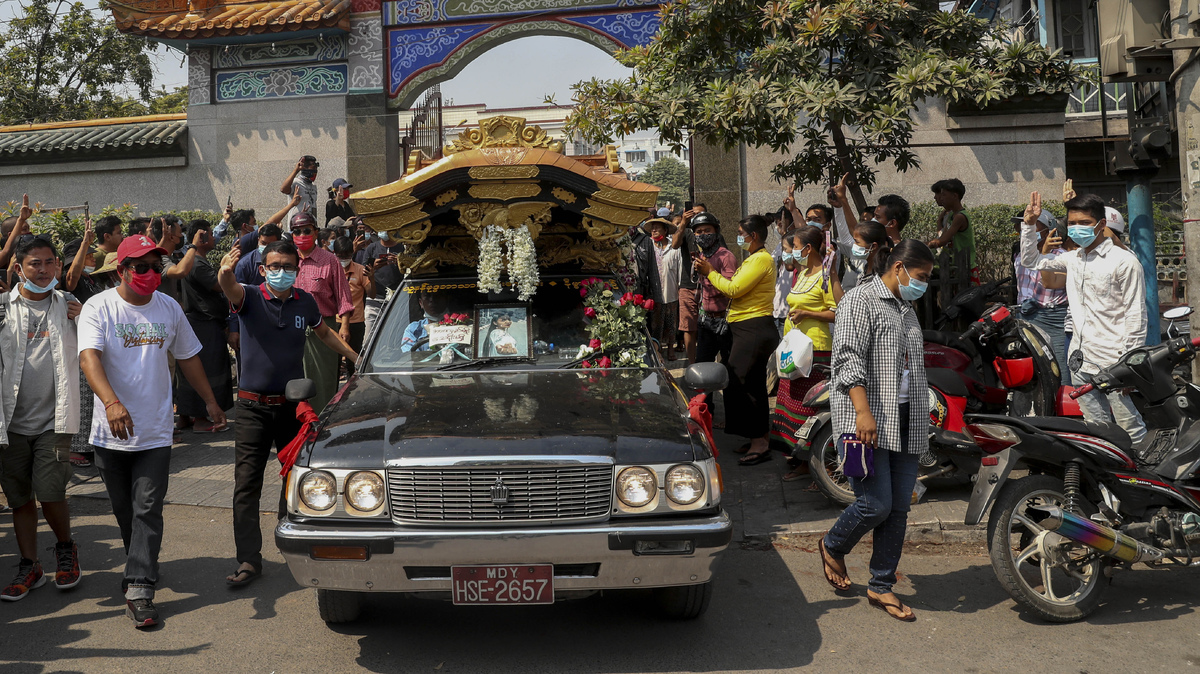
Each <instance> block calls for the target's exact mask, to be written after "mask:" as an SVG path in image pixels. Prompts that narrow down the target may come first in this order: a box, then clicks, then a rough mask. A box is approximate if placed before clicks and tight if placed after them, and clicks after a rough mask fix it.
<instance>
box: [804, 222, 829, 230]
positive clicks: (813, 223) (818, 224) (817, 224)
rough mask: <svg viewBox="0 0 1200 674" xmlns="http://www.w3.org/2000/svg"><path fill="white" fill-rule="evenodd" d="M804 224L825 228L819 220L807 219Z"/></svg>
mask: <svg viewBox="0 0 1200 674" xmlns="http://www.w3.org/2000/svg"><path fill="white" fill-rule="evenodd" d="M804 224H806V225H808V226H809V227H816V228H817V229H825V225H822V224H821V223H819V222H813V221H812V220H809V221H808V222H806V223H804Z"/></svg>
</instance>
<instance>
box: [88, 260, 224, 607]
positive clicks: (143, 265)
mask: <svg viewBox="0 0 1200 674" xmlns="http://www.w3.org/2000/svg"><path fill="white" fill-rule="evenodd" d="M165 254H166V251H165V250H163V249H162V248H159V247H158V246H157V245H155V244H154V243H153V242H152V241H150V239H148V238H146V237H144V236H132V237H129V238H127V239H125V240H124V241H123V242H121V246H120V248H119V249H118V250H117V260H118V263H117V273H118V274H120V276H121V285H120V286H118V287H116V288H112V289H110V290H106V291H104V292H102V293H100V294H99V295H96V296H94V297H92V298H91V299H90V300H89V301H88V303H87V304H86V305H85V306H84V308H83V312H82V313H80V315H79V319H78V320H77V321H76V323H77V324H78V331H79V364H80V367H81V368H82V369H83V373H84V375H85V376H86V377H87V380H88V384H89V385H91V387H92V390H93V391H95V399H94V403H93V412H92V431H91V443H92V444H93V445H95V449H96V467H97V468H99V469H100V477H101V478H102V479H103V480H104V486H105V488H107V490H108V498H109V500H110V501H111V502H112V509H113V514H114V515H115V516H116V518H117V524H118V525H119V526H120V528H121V538H122V540H123V541H124V543H125V554H126V562H125V577H124V581H123V583H122V587H123V588H125V613H126V615H128V616H129V617H130V618H132V619H133V621H134V625H135V626H137V627H139V628H141V627H151V626H153V625H156V624H158V610H157V609H156V608H155V607H154V587H155V585H156V583H157V582H158V553H159V549H160V548H161V547H162V534H163V514H162V512H163V498H164V496H166V493H167V479H168V477H169V476H170V461H171V434H172V427H173V423H172V422H173V419H172V416H173V415H172V410H171V374H170V370H169V369H168V368H167V354H168V353H169V354H171V355H172V356H174V357H175V361H176V362H177V363H178V364H179V370H180V372H182V373H183V376H184V377H186V378H187V380H188V382H189V383H190V384H191V385H192V386H193V387H194V388H195V390H196V392H197V393H199V394H200V397H201V398H202V399H203V400H204V401H205V403H206V404H207V407H208V410H207V411H208V415H209V418H210V419H213V421H214V422H215V423H216V424H219V425H220V426H224V424H225V412H224V411H223V410H221V408H220V407H219V406H218V405H217V403H216V400H215V398H214V397H213V393H212V390H211V389H210V388H209V385H208V378H207V377H206V376H205V374H204V367H203V365H201V363H200V359H199V358H198V357H197V355H196V354H198V353H200V342H199V340H197V339H196V335H195V333H193V332H192V328H191V326H189V325H188V322H187V319H186V318H184V315H183V310H182V309H181V308H180V307H179V304H178V303H177V302H175V301H174V300H172V299H171V298H170V297H167V296H166V295H163V294H162V293H159V292H155V290H156V289H157V288H158V286H159V284H160V283H161V282H162V271H163V270H162V256H163V255H165Z"/></svg>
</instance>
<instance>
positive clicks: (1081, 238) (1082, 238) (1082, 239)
mask: <svg viewBox="0 0 1200 674" xmlns="http://www.w3.org/2000/svg"><path fill="white" fill-rule="evenodd" d="M1067 236H1069V237H1071V240H1072V241H1074V242H1075V243H1077V244H1079V247H1080V248H1087V247H1088V246H1090V245H1092V242H1093V241H1095V240H1096V230H1095V228H1094V227H1089V226H1088V225H1070V226H1069V227H1067Z"/></svg>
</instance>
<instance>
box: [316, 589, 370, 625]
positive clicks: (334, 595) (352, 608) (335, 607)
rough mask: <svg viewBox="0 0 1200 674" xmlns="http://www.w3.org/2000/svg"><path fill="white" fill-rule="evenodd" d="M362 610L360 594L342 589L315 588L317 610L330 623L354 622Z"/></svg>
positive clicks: (322, 618)
mask: <svg viewBox="0 0 1200 674" xmlns="http://www.w3.org/2000/svg"><path fill="white" fill-rule="evenodd" d="M361 610H362V595H361V594H360V593H358V592H347V591H344V590H317V612H318V613H320V614H321V620H324V621H325V622H326V623H328V624H330V625H337V624H340V623H349V622H354V621H355V620H357V619H358V614H359V612H360V611H361Z"/></svg>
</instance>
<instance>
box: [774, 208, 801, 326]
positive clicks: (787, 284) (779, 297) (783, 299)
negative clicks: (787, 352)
mask: <svg viewBox="0 0 1200 674" xmlns="http://www.w3.org/2000/svg"><path fill="white" fill-rule="evenodd" d="M807 226H808V225H804V227H807ZM794 252H795V251H793V253H794ZM771 257H772V258H774V259H775V314H774V316H775V318H787V317H788V302H787V296H788V293H790V292H792V272H790V271H788V269H787V266H786V265H784V264H783V242H782V241H780V242H779V245H777V246H775V253H774V254H773V255H771Z"/></svg>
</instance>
